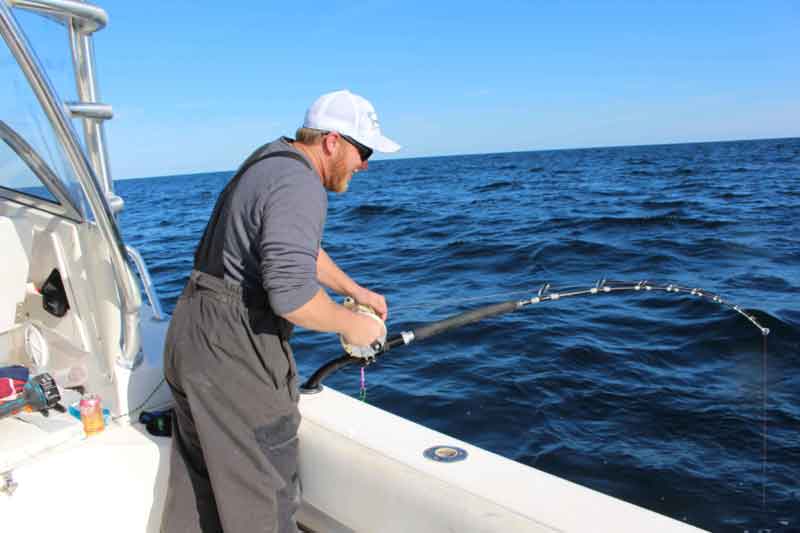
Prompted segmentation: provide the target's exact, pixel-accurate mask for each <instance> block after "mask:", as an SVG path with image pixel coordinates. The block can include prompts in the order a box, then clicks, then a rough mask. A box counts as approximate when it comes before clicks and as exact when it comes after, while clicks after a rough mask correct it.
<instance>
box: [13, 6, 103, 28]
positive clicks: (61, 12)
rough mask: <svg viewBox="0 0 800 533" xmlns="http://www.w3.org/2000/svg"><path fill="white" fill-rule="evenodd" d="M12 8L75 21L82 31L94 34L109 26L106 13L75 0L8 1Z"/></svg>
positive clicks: (65, 20) (60, 19) (61, 20)
mask: <svg viewBox="0 0 800 533" xmlns="http://www.w3.org/2000/svg"><path fill="white" fill-rule="evenodd" d="M6 3H7V4H8V5H9V6H11V7H18V8H21V9H28V10H30V11H38V12H40V13H43V14H45V15H48V16H50V17H52V18H54V19H56V20H58V21H59V22H65V23H66V22H67V21H68V20H74V21H76V22H78V24H80V26H81V28H82V31H83V32H85V33H93V32H96V31H97V30H102V29H103V28H105V26H106V24H108V15H106V12H105V11H104V10H103V9H101V8H99V7H97V6H93V5H91V4H85V3H83V2H76V1H73V0H6Z"/></svg>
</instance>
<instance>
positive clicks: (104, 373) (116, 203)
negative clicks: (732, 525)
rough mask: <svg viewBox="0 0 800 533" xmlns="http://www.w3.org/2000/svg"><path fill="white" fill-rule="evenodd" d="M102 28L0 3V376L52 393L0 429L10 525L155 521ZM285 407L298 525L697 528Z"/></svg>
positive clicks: (165, 452)
mask: <svg viewBox="0 0 800 533" xmlns="http://www.w3.org/2000/svg"><path fill="white" fill-rule="evenodd" d="M23 11H24V12H26V13H27V12H32V13H35V14H37V15H41V16H43V17H46V18H47V19H48V23H49V22H50V21H53V22H54V23H57V24H60V25H61V27H62V28H63V30H64V32H65V37H66V40H67V42H68V43H69V49H70V55H71V59H72V64H73V67H74V76H75V83H76V86H77V88H78V89H77V90H78V99H77V101H64V100H63V99H62V98H60V97H59V95H58V94H57V93H56V90H55V89H54V88H53V85H52V83H51V82H50V81H49V79H48V74H47V72H46V70H45V68H44V67H43V66H42V64H41V63H40V62H39V60H38V59H37V56H36V53H35V51H34V49H33V47H32V44H31V42H30V41H29V39H28V38H27V37H26V35H25V32H24V30H23V28H22V27H21V25H20V24H19V22H18V20H17V17H16V14H17V13H21V12H23ZM107 22H108V18H107V15H106V12H105V11H104V10H103V9H101V8H100V7H97V6H94V5H91V4H88V3H84V2H80V1H76V0H3V1H0V34H1V35H2V42H3V45H2V47H0V70H2V71H3V76H2V79H1V80H0V95H2V98H0V138H1V139H2V141H3V142H2V143H0V249H2V250H3V256H2V258H3V261H2V263H3V273H2V276H0V366H4V367H5V366H10V365H21V366H24V367H25V368H27V369H28V371H29V372H30V375H31V376H41V375H44V374H46V375H48V376H50V377H51V378H52V379H53V380H54V382H55V385H56V387H57V392H58V394H57V395H53V396H52V398H50V397H48V398H45V399H44V400H43V401H45V403H46V404H45V405H44V408H42V405H38V404H37V406H36V407H37V409H34V410H33V411H32V412H26V411H24V410H23V411H21V412H19V413H16V414H14V415H13V416H5V417H3V418H2V419H0V516H1V517H2V522H3V527H4V528H6V529H9V530H13V531H31V530H35V531H44V530H49V529H57V530H60V531H81V532H83V533H89V532H94V531H108V530H114V531H119V532H123V531H131V532H151V531H158V530H159V526H160V520H161V512H162V508H163V502H164V495H165V485H166V480H167V476H168V469H169V461H168V457H169V453H170V446H171V441H170V439H169V438H167V437H159V436H154V435H151V434H150V433H149V432H148V431H147V430H146V428H145V426H144V425H143V424H142V423H140V422H139V416H138V415H139V414H140V413H141V412H143V411H145V410H147V411H152V410H160V409H164V408H167V407H169V405H170V402H171V397H170V393H169V388H168V387H167V386H166V385H165V383H164V379H163V371H162V348H163V342H164V337H165V334H166V330H167V326H168V324H169V316H168V315H166V314H165V313H164V311H163V310H162V308H161V305H160V303H159V299H158V294H157V291H156V289H155V287H154V286H153V283H152V281H151V279H150V275H149V273H148V269H147V265H146V263H145V261H144V260H143V259H142V257H141V255H140V254H139V253H138V252H137V251H136V250H135V249H134V248H132V247H131V246H128V245H126V243H125V242H124V240H123V239H122V236H121V234H120V231H119V229H118V226H117V221H116V217H117V215H118V214H119V213H120V211H121V210H122V209H123V208H124V200H123V199H122V198H120V197H119V196H117V195H116V194H115V193H114V188H113V180H112V178H111V174H110V171H109V158H108V153H107V148H106V137H105V130H104V122H105V121H107V120H109V119H110V118H112V116H113V111H112V108H111V106H110V105H107V104H105V103H103V102H101V101H99V100H98V97H97V95H98V90H97V89H98V78H97V73H96V72H95V69H94V56H93V54H94V47H93V44H92V42H93V41H92V36H93V34H94V33H95V32H97V31H99V30H101V29H103V28H104V27H105V26H106V24H107ZM143 294H144V297H143ZM37 383H38V384H39V385H40V386H41V388H42V390H44V387H45V384H43V383H44V382H37ZM49 390H50V392H52V388H51V389H49ZM82 393H95V394H97V395H99V397H100V398H101V399H102V406H103V407H104V408H105V409H106V414H105V418H106V425H105V429H104V430H102V431H100V432H99V433H97V434H93V435H87V434H86V432H85V431H84V425H83V424H82V422H81V420H80V417H79V416H75V409H76V406H78V407H79V406H80V405H79V400H80V398H81V395H82ZM56 396H57V403H52V405H51V404H50V403H47V402H50V400H51V399H53V398H56ZM31 405H33V404H31ZM59 406H60V407H61V408H60V409H59V408H58V407H59ZM50 407H52V408H50ZM300 410H301V413H302V416H303V421H302V424H301V426H300V429H299V438H300V478H301V485H302V491H303V504H302V507H301V509H300V511H299V513H298V516H297V519H298V524H299V527H300V529H301V531H317V532H356V531H357V532H387V533H389V532H412V531H413V532H419V533H422V532H443V531H458V532H461V533H469V532H495V531H496V532H587V531H591V532H614V533H622V532H636V533H641V532H655V531H658V532H689V531H699V529H697V528H695V527H693V526H691V525H689V524H686V523H683V522H680V521H676V520H673V519H671V518H668V517H665V516H662V515H659V514H657V513H655V512H652V511H649V510H646V509H643V508H640V507H637V506H635V505H633V504H630V503H627V502H624V501H622V500H619V499H616V498H613V497H610V496H608V495H605V494H602V493H600V492H597V491H594V490H591V489H589V488H586V487H583V486H580V485H578V484H575V483H572V482H570V481H566V480H563V479H560V478H558V477H556V476H553V475H550V474H547V473H544V472H542V471H539V470H536V469H534V468H531V467H529V466H525V465H522V464H519V463H516V462H514V461H512V460H509V459H506V458H504V457H501V456H499V455H496V454H493V453H490V452H488V451H486V450H483V449H481V448H479V447H477V446H473V445H471V444H469V443H467V442H462V441H460V440H457V439H454V438H452V437H450V436H448V435H445V434H442V433H439V432H436V431H433V430H432V429H429V428H427V427H424V426H422V425H419V424H416V423H413V422H410V421H408V420H405V419H403V418H400V417H398V416H395V415H393V414H390V413H388V412H386V411H384V410H381V409H378V408H376V407H374V406H370V405H367V404H366V403H364V402H361V401H358V400H357V399H355V398H351V397H350V396H347V395H344V394H341V393H339V392H337V391H336V390H333V389H331V388H329V387H325V386H323V387H320V388H319V390H317V391H315V392H310V391H309V392H308V393H307V394H303V395H302V397H301V399H300ZM42 411H44V412H42ZM44 413H46V414H47V416H45V414H44Z"/></svg>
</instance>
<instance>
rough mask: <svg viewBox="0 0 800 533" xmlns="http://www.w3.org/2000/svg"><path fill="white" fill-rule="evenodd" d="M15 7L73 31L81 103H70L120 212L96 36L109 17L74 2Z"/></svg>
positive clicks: (40, 0)
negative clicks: (97, 72) (99, 85)
mask: <svg viewBox="0 0 800 533" xmlns="http://www.w3.org/2000/svg"><path fill="white" fill-rule="evenodd" d="M6 1H7V2H8V3H9V4H10V5H11V6H13V7H17V8H21V9H27V10H30V11H36V12H39V13H42V14H44V15H46V16H48V17H50V18H53V19H55V20H57V21H58V22H60V23H62V24H64V25H65V26H66V27H67V30H68V32H69V43H70V49H71V51H72V65H73V68H74V70H75V82H76V84H77V89H78V98H80V102H74V103H72V104H68V105H69V108H70V113H71V114H72V115H73V116H77V117H80V118H81V119H82V122H83V134H84V139H85V141H86V151H87V153H88V155H89V161H90V162H91V164H92V167H93V168H94V172H95V174H96V175H97V177H98V179H99V181H100V185H101V186H102V190H103V193H104V194H105V195H106V197H107V198H108V204H109V206H110V207H111V211H112V213H114V214H115V215H116V214H117V213H119V212H120V211H121V210H122V208H123V206H124V202H123V200H122V198H120V197H119V196H117V195H116V194H115V193H114V182H113V180H112V178H111V168H110V166H109V163H108V152H107V150H106V137H105V128H104V126H103V121H105V120H107V119H109V118H111V116H112V115H113V113H112V112H111V106H109V105H105V104H100V103H98V101H99V97H98V90H97V80H96V77H95V66H94V48H93V44H92V33H94V32H96V31H98V30H100V29H103V28H104V27H105V25H106V23H107V22H108V15H106V12H105V11H103V10H102V9H101V8H99V7H96V6H93V5H91V4H85V3H83V2H78V1H71V0H6Z"/></svg>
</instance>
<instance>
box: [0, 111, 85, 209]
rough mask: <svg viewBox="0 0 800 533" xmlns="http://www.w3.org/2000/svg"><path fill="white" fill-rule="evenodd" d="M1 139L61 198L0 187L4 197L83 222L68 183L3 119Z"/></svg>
mask: <svg viewBox="0 0 800 533" xmlns="http://www.w3.org/2000/svg"><path fill="white" fill-rule="evenodd" d="M0 140H2V141H3V142H5V143H6V144H7V145H8V146H9V147H10V148H11V149H12V150H13V151H14V153H16V154H17V156H19V158H20V159H22V161H24V162H25V164H26V165H28V168H30V169H31V171H32V172H33V173H34V174H36V176H37V177H38V178H39V179H40V180H41V181H42V183H44V184H45V185H46V186H47V189H48V190H49V191H50V192H51V193H52V194H53V195H54V196H55V197H56V198H57V199H58V203H53V202H49V201H47V200H43V199H39V198H34V197H32V196H28V195H24V194H20V193H19V192H17V191H14V190H12V189H5V188H2V187H0V196H3V197H4V198H8V199H10V200H13V201H15V202H17V203H21V204H25V205H29V206H31V207H35V208H37V209H41V210H43V211H47V212H49V213H53V214H56V215H60V216H62V217H66V218H69V219H71V220H74V221H76V222H81V221H83V214H82V213H81V211H80V206H79V205H80V204H79V202H78V201H77V200H76V199H75V197H74V196H73V194H72V192H71V191H70V190H69V189H67V188H66V187H65V186H64V182H62V181H61V180H60V179H58V176H56V175H55V173H54V172H53V171H52V170H51V169H50V166H49V165H48V164H47V162H45V160H44V159H42V157H41V156H40V155H39V154H38V153H37V152H36V150H34V149H33V147H32V146H31V145H30V144H28V143H27V142H26V141H25V139H23V138H22V137H21V136H20V135H19V134H18V133H17V132H16V131H14V129H13V128H12V127H11V126H9V125H8V124H6V123H5V122H4V121H2V120H0Z"/></svg>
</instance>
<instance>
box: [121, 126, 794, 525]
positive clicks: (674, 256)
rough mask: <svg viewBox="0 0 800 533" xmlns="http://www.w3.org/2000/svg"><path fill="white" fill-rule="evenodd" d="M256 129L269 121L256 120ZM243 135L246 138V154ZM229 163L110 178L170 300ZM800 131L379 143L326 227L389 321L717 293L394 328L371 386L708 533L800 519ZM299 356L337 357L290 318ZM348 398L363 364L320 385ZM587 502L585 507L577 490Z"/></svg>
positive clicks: (383, 402)
mask: <svg viewBox="0 0 800 533" xmlns="http://www.w3.org/2000/svg"><path fill="white" fill-rule="evenodd" d="M266 140H267V139H265V141H266ZM246 150H247V148H246V147H245V148H243V151H242V159H244V157H245V156H247V155H248V154H247V153H246ZM232 174H233V172H232V171H231V172H217V173H207V174H194V175H181V176H164V177H153V178H148V179H132V180H124V181H118V182H117V183H116V187H117V192H118V193H119V194H120V195H121V196H122V197H123V198H124V199H125V210H124V212H123V214H122V215H121V218H120V222H121V227H122V232H123V235H124V237H125V238H126V240H127V242H128V243H129V244H132V245H134V246H135V247H137V248H138V249H139V251H140V252H141V253H142V255H143V256H144V258H145V260H146V261H147V263H148V265H149V266H150V272H151V274H152V276H153V279H154V281H155V284H156V287H157V289H158V291H159V293H160V297H161V299H162V303H163V304H164V306H165V308H166V309H167V310H168V311H170V312H171V311H172V309H173V308H174V305H175V302H176V299H177V297H178V295H179V294H180V292H181V290H182V288H183V285H184V283H185V281H186V279H187V277H188V275H189V272H190V270H191V266H192V257H193V251H194V248H195V246H196V244H197V241H198V239H199V238H200V235H201V234H202V231H203V229H204V227H205V223H206V221H207V219H208V215H209V214H210V212H211V209H212V207H213V205H214V202H215V200H216V197H217V194H218V193H219V192H220V191H221V190H222V188H223V187H224V185H225V184H226V182H227V180H228V179H229V178H230V177H231V175H232ZM798 221H800V139H777V140H759V141H736V142H714V143H696V144H675V145H659V146H636V147H616V148H589V149H580V150H553V151H537V152H514V153H497V154H484V155H463V156H448V157H426V158H416V159H395V160H383V161H374V162H371V163H370V168H369V171H368V172H365V173H359V174H357V175H356V176H355V178H354V179H353V182H352V183H351V185H350V191H349V192H347V193H346V194H343V195H333V194H332V195H331V196H330V205H329V213H328V221H327V225H326V229H325V235H324V238H323V246H324V248H325V249H326V251H327V252H328V253H329V254H330V255H331V256H332V257H333V258H334V260H336V261H337V263H338V264H339V265H340V266H341V267H342V268H343V269H344V270H345V271H346V272H348V273H349V274H350V276H351V277H353V278H354V279H355V280H356V281H358V282H359V283H361V284H362V285H364V286H366V287H369V288H371V289H373V290H376V291H379V292H381V293H383V294H384V295H385V296H386V298H387V300H388V301H389V313H390V316H389V322H388V327H389V331H390V333H396V332H399V331H401V330H405V329H409V328H413V327H415V326H416V325H421V324H423V323H426V322H430V321H433V320H438V319H441V318H445V317H447V316H449V315H452V314H455V313H458V312H461V311H464V310H467V309H470V308H474V307H477V306H481V305H485V304H489V303H495V302H500V301H505V300H510V299H516V298H520V299H521V298H523V297H525V296H527V297H532V296H536V294H537V293H538V291H539V289H540V288H541V287H543V286H544V285H545V284H548V283H549V284H550V286H551V289H550V290H551V291H557V290H558V289H559V288H561V287H583V288H588V287H592V286H595V285H596V284H597V282H598V281H600V280H603V279H607V280H622V281H632V282H637V281H642V280H649V281H650V282H652V283H664V284H666V283H675V284H678V285H681V286H685V287H692V288H700V289H704V290H706V291H710V292H712V293H715V294H719V295H720V296H722V297H723V298H724V299H725V300H726V301H730V302H732V303H733V304H737V305H739V306H740V307H741V308H742V309H744V310H746V311H747V312H748V313H752V314H753V315H754V316H755V317H756V318H757V319H758V320H759V321H760V322H762V323H763V324H764V325H765V326H766V327H768V328H769V329H770V331H771V333H770V335H769V336H767V337H763V336H762V334H761V333H760V332H759V331H758V330H757V329H756V328H755V327H753V326H752V325H751V324H750V322H748V321H747V320H746V319H745V318H744V317H742V316H741V315H739V314H737V313H735V312H734V311H732V310H731V309H729V308H726V307H724V306H722V305H718V304H715V303H714V302H711V301H708V300H704V299H700V298H697V297H693V296H691V295H687V294H672V293H664V292H658V293H656V292H651V293H646V294H642V293H634V292H628V293H620V294H609V295H596V296H592V297H583V298H571V299H570V298H565V299H562V300H558V301H555V302H547V303H542V304H539V305H533V306H530V307H528V308H525V309H524V310H520V311H518V312H516V313H512V314H508V315H504V316H501V317H498V318H493V319H488V320H486V321H484V322H480V323H477V324H473V325H469V326H465V327H463V328H461V329H458V330H455V331H452V332H449V333H446V334H443V335H441V336H439V337H435V338H432V339H430V340H428V341H425V342H420V343H418V344H412V345H410V346H405V347H401V348H397V349H396V350H393V351H392V352H389V353H388V354H387V355H386V356H384V357H383V358H381V359H379V360H378V362H377V363H375V364H373V365H371V366H369V367H368V368H367V371H366V379H367V398H366V400H367V401H368V402H369V403H371V404H373V405H376V406H378V407H380V408H382V409H385V410H387V411H390V412H392V413H395V414H398V415H400V416H402V417H405V418H408V419H410V420H413V421H416V422H419V423H421V424H424V425H426V426H429V427H431V428H433V429H436V430H438V431H442V432H445V433H448V434H450V435H452V436H454V437H456V438H459V439H463V440H466V441H468V442H470V443H473V444H476V445H479V446H481V447H483V448H486V449H488V450H491V451H493V452H495V453H498V454H500V455H503V456H505V457H508V458H511V459H513V460H515V461H519V462H521V463H524V464H527V465H530V466H532V467H534V468H537V469H540V470H543V471H545V472H548V473H551V474H554V475H556V476H559V477H562V478H565V479H568V480H571V481H574V482H576V483H579V484H581V485H584V486H587V487H591V488H593V489H595V490H598V491H600V492H603V493H606V494H610V495H612V496H615V497H618V498H621V499H623V500H626V501H629V502H631V503H634V504H636V505H639V506H642V507H645V508H648V509H651V510H653V511H656V512H658V513H661V514H664V515H667V516H670V517H672V518H675V519H677V520H681V521H685V522H688V523H690V524H693V525H696V526H698V527H701V528H704V529H708V530H711V531H736V532H743V531H747V532H751V533H754V532H757V531H763V532H766V531H770V532H788V531H800V486H798V479H800V373H799V372H798V370H800V241H799V240H798V229H800V225H799V224H800V222H798ZM293 346H294V349H295V355H296V357H297V360H298V365H299V367H300V371H301V373H302V374H303V376H304V377H308V376H309V375H310V374H311V373H312V372H313V371H314V370H315V369H316V368H317V367H318V366H320V365H321V364H323V363H324V362H325V361H327V360H329V359H331V358H333V357H337V356H339V355H340V354H341V347H340V345H339V342H338V339H337V338H336V337H335V336H333V335H330V334H319V333H313V332H309V331H304V330H298V331H297V333H296V334H295V337H294V341H293ZM325 384H326V385H329V386H331V387H333V388H335V389H337V390H339V391H341V392H344V393H346V394H350V395H353V396H358V395H359V369H358V367H355V366H351V367H346V368H345V369H343V370H341V371H340V372H339V373H337V374H334V375H332V376H331V377H330V378H329V379H328V380H327V381H326V382H325ZM576 512H579V510H577V509H576Z"/></svg>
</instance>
